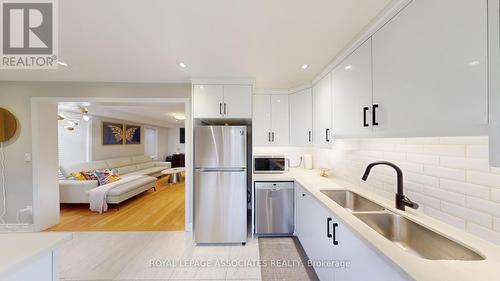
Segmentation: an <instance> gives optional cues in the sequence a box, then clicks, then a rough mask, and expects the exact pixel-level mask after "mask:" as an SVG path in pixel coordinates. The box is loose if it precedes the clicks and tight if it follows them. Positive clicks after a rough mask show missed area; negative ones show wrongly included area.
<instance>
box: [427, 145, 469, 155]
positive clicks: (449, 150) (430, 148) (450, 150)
mask: <svg viewBox="0 0 500 281" xmlns="http://www.w3.org/2000/svg"><path fill="white" fill-rule="evenodd" d="M424 154H431V155H437V156H457V157H459V156H462V157H463V156H465V145H424Z"/></svg>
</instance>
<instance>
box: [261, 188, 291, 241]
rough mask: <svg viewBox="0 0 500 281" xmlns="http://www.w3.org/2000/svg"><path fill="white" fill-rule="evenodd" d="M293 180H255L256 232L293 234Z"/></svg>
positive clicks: (263, 234)
mask: <svg viewBox="0 0 500 281" xmlns="http://www.w3.org/2000/svg"><path fill="white" fill-rule="evenodd" d="M293 229H294V189H293V182H255V234H257V235H259V236H266V235H270V236H272V235H276V236H284V235H292V234H293Z"/></svg>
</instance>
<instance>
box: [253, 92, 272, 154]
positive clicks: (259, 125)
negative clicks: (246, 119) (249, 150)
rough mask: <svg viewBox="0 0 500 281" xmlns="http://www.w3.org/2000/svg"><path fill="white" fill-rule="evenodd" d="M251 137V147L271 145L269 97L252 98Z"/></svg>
mask: <svg viewBox="0 0 500 281" xmlns="http://www.w3.org/2000/svg"><path fill="white" fill-rule="evenodd" d="M252 136H253V145H270V144H271V97H270V96H269V95H255V96H254V97H253V119H252Z"/></svg>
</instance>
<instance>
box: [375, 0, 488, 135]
mask: <svg viewBox="0 0 500 281" xmlns="http://www.w3.org/2000/svg"><path fill="white" fill-rule="evenodd" d="M487 18H488V17H487V0H475V1H471V0H440V1H435V0H419V1H413V2H411V3H410V4H409V5H408V6H407V7H406V8H405V9H403V10H402V11H401V12H400V13H399V14H398V15H397V16H396V17H394V18H393V19H392V20H391V21H390V22H389V23H388V24H386V25H385V26H384V27H383V28H382V29H380V30H379V31H378V32H377V33H376V34H375V35H374V36H373V41H372V43H373V90H374V91H373V99H374V103H375V104H378V105H379V109H377V115H376V116H377V120H376V121H377V122H378V123H379V126H378V127H375V128H374V131H375V132H376V133H377V134H378V136H440V135H470V134H476V133H482V131H480V132H476V130H483V129H480V128H481V127H484V128H485V127H486V126H485V125H486V124H487V122H488V119H487V118H488V115H487V113H488V108H487V107H488V96H487V93H488V92H487V85H488V81H487V77H488V73H487V66H488V63H487Z"/></svg>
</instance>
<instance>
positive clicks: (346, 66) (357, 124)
mask: <svg viewBox="0 0 500 281" xmlns="http://www.w3.org/2000/svg"><path fill="white" fill-rule="evenodd" d="M332 101H333V112H332V114H333V121H332V123H333V125H332V129H333V131H334V133H335V137H359V136H368V135H370V134H371V110H372V51H371V39H368V40H367V41H366V42H365V43H363V45H361V46H360V47H359V48H358V49H356V51H354V52H353V53H352V54H351V55H350V56H349V57H347V58H346V59H345V60H344V61H343V62H342V63H341V64H339V65H338V66H337V67H336V68H335V69H334V70H333V71H332Z"/></svg>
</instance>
